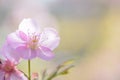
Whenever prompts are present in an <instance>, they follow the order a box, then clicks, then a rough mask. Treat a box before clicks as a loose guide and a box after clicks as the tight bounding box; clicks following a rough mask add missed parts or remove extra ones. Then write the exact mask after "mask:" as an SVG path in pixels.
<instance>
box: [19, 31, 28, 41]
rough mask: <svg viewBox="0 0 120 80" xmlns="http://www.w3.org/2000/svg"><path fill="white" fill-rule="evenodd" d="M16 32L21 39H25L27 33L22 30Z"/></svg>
mask: <svg viewBox="0 0 120 80" xmlns="http://www.w3.org/2000/svg"><path fill="white" fill-rule="evenodd" d="M18 33H19V36H20V38H21V39H22V40H24V41H27V35H26V34H25V33H24V32H22V31H18Z"/></svg>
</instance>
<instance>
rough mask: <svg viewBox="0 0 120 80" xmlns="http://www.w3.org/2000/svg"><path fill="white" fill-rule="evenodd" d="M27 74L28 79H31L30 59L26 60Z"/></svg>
mask: <svg viewBox="0 0 120 80" xmlns="http://www.w3.org/2000/svg"><path fill="white" fill-rule="evenodd" d="M28 76H29V80H31V66H30V60H28Z"/></svg>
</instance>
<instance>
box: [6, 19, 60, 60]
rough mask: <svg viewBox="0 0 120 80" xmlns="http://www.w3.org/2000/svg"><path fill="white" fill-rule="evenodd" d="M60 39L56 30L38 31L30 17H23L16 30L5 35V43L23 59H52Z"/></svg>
mask: <svg viewBox="0 0 120 80" xmlns="http://www.w3.org/2000/svg"><path fill="white" fill-rule="evenodd" d="M59 41H60V37H59V35H58V33H57V31H56V30H55V29H53V28H45V29H44V30H43V31H40V29H39V27H38V26H37V24H36V23H35V22H34V21H33V20H32V19H24V20H23V21H22V22H21V23H20V25H19V28H18V30H16V32H13V33H11V34H9V35H8V37H7V45H8V47H10V48H11V49H13V50H14V51H15V52H16V53H17V54H18V55H15V56H16V57H18V56H20V57H22V58H24V59H33V58H35V57H39V58H41V59H44V60H49V59H52V58H53V56H54V53H53V52H52V50H54V49H55V48H56V47H57V46H58V44H59Z"/></svg>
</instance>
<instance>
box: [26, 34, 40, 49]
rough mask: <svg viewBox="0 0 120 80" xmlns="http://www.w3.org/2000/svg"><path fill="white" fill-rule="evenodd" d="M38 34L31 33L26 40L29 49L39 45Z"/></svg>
mask: <svg viewBox="0 0 120 80" xmlns="http://www.w3.org/2000/svg"><path fill="white" fill-rule="evenodd" d="M39 39H40V36H39V35H35V34H33V35H31V36H30V38H29V41H28V47H29V48H31V49H37V48H38V47H39Z"/></svg>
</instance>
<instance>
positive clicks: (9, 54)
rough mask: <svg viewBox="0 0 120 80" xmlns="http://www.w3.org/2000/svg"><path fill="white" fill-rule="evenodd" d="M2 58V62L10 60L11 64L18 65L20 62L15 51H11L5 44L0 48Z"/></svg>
mask: <svg viewBox="0 0 120 80" xmlns="http://www.w3.org/2000/svg"><path fill="white" fill-rule="evenodd" d="M0 54H2V55H3V57H4V58H5V59H4V60H7V59H8V60H10V61H11V62H14V63H16V64H17V63H18V62H19V60H20V56H19V54H18V53H17V52H15V50H13V49H12V48H11V47H9V45H7V44H5V45H4V46H3V47H2V50H1V53H0Z"/></svg>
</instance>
